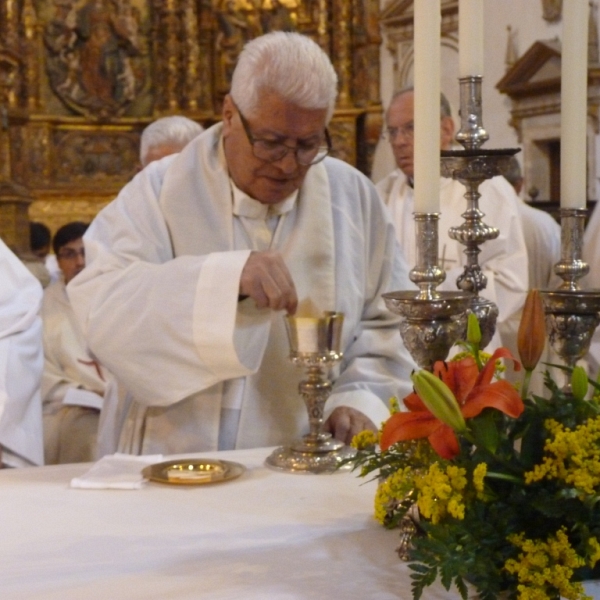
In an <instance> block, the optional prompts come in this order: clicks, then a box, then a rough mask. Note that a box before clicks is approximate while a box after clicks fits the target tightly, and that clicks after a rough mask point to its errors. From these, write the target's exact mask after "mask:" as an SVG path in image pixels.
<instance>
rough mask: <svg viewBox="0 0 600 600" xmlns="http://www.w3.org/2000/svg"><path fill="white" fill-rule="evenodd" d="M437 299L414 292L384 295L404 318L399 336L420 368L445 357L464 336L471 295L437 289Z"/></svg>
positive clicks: (389, 304) (430, 365)
mask: <svg viewBox="0 0 600 600" xmlns="http://www.w3.org/2000/svg"><path fill="white" fill-rule="evenodd" d="M436 294H437V296H438V297H437V298H430V299H427V298H419V297H418V296H417V295H416V294H415V292H411V291H400V292H389V293H387V294H383V299H384V300H385V304H386V306H387V307H388V309H389V310H390V311H392V312H393V313H394V314H397V315H401V316H402V317H404V319H405V320H404V321H402V322H401V323H400V335H401V336H402V340H403V341H404V345H405V346H406V348H407V350H408V351H409V352H410V355H411V356H412V357H413V358H414V360H415V362H416V363H417V364H418V365H419V367H421V368H422V369H430V370H431V368H432V367H433V364H434V363H435V362H436V361H438V360H446V357H447V356H448V352H449V351H450V348H452V346H453V345H454V344H455V343H456V342H457V341H458V340H460V339H465V334H466V328H467V313H466V310H467V307H468V306H469V303H470V301H471V294H464V293H461V292H436Z"/></svg>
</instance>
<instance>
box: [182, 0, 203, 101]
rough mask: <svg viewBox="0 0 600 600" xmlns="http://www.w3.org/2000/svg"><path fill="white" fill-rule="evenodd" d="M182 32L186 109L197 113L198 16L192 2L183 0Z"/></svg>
mask: <svg viewBox="0 0 600 600" xmlns="http://www.w3.org/2000/svg"><path fill="white" fill-rule="evenodd" d="M183 31H184V36H183V37H184V40H185V41H184V44H185V49H186V52H185V83H184V89H185V96H184V97H185V100H186V104H187V108H188V109H189V110H191V111H192V112H197V111H198V99H199V97H200V78H199V76H198V67H199V65H200V47H199V46H198V14H197V12H196V3H195V2H194V1H193V0H184V7H183Z"/></svg>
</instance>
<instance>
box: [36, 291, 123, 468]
mask: <svg viewBox="0 0 600 600" xmlns="http://www.w3.org/2000/svg"><path fill="white" fill-rule="evenodd" d="M42 323H43V331H44V336H43V337H44V374H43V377H42V403H43V415H44V451H45V458H46V464H57V463H63V462H85V461H90V460H94V459H95V456H96V455H95V447H96V435H97V430H98V418H99V410H100V408H101V407H102V403H103V398H104V396H105V394H107V393H110V392H112V391H113V385H114V382H113V378H112V377H111V375H110V373H108V371H107V370H106V369H105V368H103V367H102V366H100V364H99V363H98V361H96V360H95V358H94V357H93V356H91V355H90V353H89V351H88V349H87V345H86V343H85V340H84V338H83V334H82V333H81V328H80V327H79V322H78V321H77V318H76V317H75V313H74V312H73V308H72V307H71V303H70V302H69V298H68V297H67V292H66V290H65V285H64V283H63V281H62V279H61V280H59V281H57V282H55V283H53V284H51V285H50V286H49V287H47V288H46V290H45V291H44V300H43V304H42Z"/></svg>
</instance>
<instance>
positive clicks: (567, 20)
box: [560, 0, 589, 208]
mask: <svg viewBox="0 0 600 600" xmlns="http://www.w3.org/2000/svg"><path fill="white" fill-rule="evenodd" d="M588 10H589V8H588V3H587V0H565V1H564V3H563V12H562V15H563V16H562V18H563V35H562V38H563V40H562V68H561V90H560V91H561V100H560V206H561V208H585V206H586V197H587V194H586V125H587V50H588V36H587V33H588Z"/></svg>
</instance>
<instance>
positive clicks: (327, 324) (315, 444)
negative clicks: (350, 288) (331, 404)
mask: <svg viewBox="0 0 600 600" xmlns="http://www.w3.org/2000/svg"><path fill="white" fill-rule="evenodd" d="M343 321H344V315H343V314H342V313H335V312H327V313H324V316H323V317H322V318H318V319H317V318H302V317H291V316H287V317H286V321H285V322H286V328H287V332H288V338H289V341H290V347H291V353H290V360H291V361H292V362H293V363H294V364H295V365H297V366H301V367H304V368H306V371H307V376H306V378H305V379H303V380H302V381H301V382H300V384H299V386H298V390H299V392H300V394H301V395H302V397H303V398H304V402H305V404H306V409H307V411H308V419H309V425H310V432H309V433H307V434H306V435H304V436H303V437H302V438H300V439H298V440H296V441H294V442H292V444H291V445H289V446H281V447H279V448H276V449H275V450H274V451H273V452H272V453H271V455H270V456H269V457H268V458H267V459H266V461H265V463H266V464H267V465H268V466H269V467H272V468H274V469H278V470H280V471H286V472H288V473H332V472H334V471H337V470H343V469H351V468H352V467H351V465H347V466H340V465H341V463H342V461H344V460H345V459H347V458H351V457H352V456H354V454H355V453H356V450H354V448H351V447H349V446H346V445H344V444H343V443H342V442H340V441H338V440H335V439H333V438H332V436H331V434H330V433H325V432H323V431H322V428H323V409H324V406H325V402H326V401H327V398H328V397H329V394H330V393H331V382H330V381H329V380H328V379H327V378H326V377H325V372H324V370H323V369H331V368H332V367H333V366H334V365H336V364H337V363H338V362H339V361H340V360H341V359H342V353H341V351H340V346H341V340H342V324H343Z"/></svg>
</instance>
